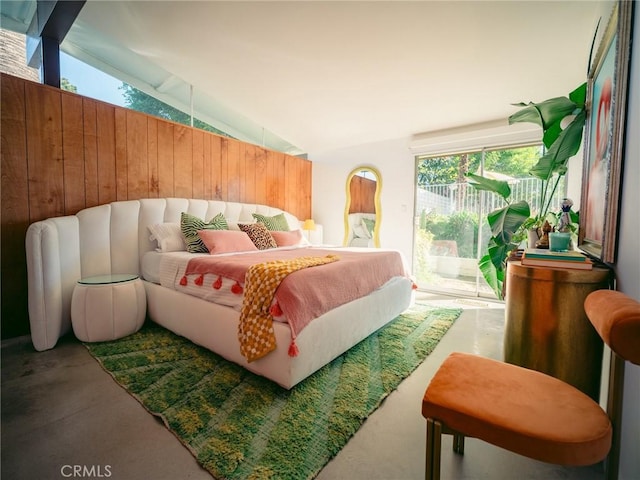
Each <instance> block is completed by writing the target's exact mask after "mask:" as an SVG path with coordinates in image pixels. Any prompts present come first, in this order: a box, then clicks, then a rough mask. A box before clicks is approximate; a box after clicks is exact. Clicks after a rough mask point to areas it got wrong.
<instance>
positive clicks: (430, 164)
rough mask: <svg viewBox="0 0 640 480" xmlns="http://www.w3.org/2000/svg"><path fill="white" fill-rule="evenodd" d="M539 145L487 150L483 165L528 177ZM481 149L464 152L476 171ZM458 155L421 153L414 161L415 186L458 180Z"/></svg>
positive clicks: (491, 169) (447, 183)
mask: <svg viewBox="0 0 640 480" xmlns="http://www.w3.org/2000/svg"><path fill="white" fill-rule="evenodd" d="M539 153H540V147H537V146H531V147H522V148H515V149H499V150H490V151H487V152H485V154H484V169H485V170H486V171H492V172H500V173H503V174H505V175H509V176H511V177H514V178H525V177H530V176H531V174H530V173H529V171H530V170H531V168H532V167H533V166H534V165H535V163H536V161H537V160H538V158H539ZM481 159H482V152H475V153H469V154H467V160H468V165H467V169H468V171H469V172H477V171H478V169H479V168H480V162H481ZM460 161H461V155H451V156H447V157H423V158H420V159H419V161H418V165H417V170H418V171H417V182H418V186H419V187H422V188H424V187H427V186H429V185H450V184H452V183H458V182H459V181H460V180H459V176H458V174H459V164H460Z"/></svg>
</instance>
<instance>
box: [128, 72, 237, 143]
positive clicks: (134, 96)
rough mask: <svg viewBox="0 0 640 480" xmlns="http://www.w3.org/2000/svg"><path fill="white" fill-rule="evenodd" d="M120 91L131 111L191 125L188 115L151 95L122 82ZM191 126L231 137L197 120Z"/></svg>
mask: <svg viewBox="0 0 640 480" xmlns="http://www.w3.org/2000/svg"><path fill="white" fill-rule="evenodd" d="M120 90H122V96H123V97H124V102H125V105H126V106H127V107H128V108H130V109H132V110H136V111H138V112H144V113H148V114H149V115H154V116H156V117H160V118H164V119H166V120H171V121H173V122H176V123H181V124H183V125H191V116H190V115H188V114H186V113H184V112H183V111H181V110H178V109H177V108H174V107H172V106H171V105H168V104H166V103H164V102H163V101H161V100H158V99H157V98H155V97H152V96H151V95H147V94H146V93H144V92H143V91H141V90H138V89H137V88H135V87H133V86H131V85H129V84H127V83H124V82H123V83H122V86H121V87H120ZM193 126H194V127H195V128H199V129H201V130H206V131H207V132H212V133H216V134H218V135H222V136H225V137H231V135H229V134H227V133H225V132H223V131H222V130H218V129H217V128H215V127H214V126H212V125H209V124H208V123H205V122H203V121H201V120H198V119H197V118H194V119H193Z"/></svg>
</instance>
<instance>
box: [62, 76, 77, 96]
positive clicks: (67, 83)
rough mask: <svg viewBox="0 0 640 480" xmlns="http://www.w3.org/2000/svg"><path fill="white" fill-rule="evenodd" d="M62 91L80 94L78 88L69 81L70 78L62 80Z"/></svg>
mask: <svg viewBox="0 0 640 480" xmlns="http://www.w3.org/2000/svg"><path fill="white" fill-rule="evenodd" d="M60 90H66V91H67V92H73V93H78V87H76V86H75V85H74V84H73V83H71V82H70V81H69V79H68V78H65V77H62V78H61V79H60Z"/></svg>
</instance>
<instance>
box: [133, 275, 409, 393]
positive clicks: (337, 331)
mask: <svg viewBox="0 0 640 480" xmlns="http://www.w3.org/2000/svg"><path fill="white" fill-rule="evenodd" d="M144 284H145V289H146V291H147V299H148V301H147V304H148V309H149V312H148V313H149V317H150V318H151V319H152V320H153V321H154V322H156V323H158V324H159V325H162V326H163V327H165V328H167V329H169V330H171V331H173V332H174V333H177V334H178V335H181V336H183V337H186V338H188V339H189V340H191V341H192V342H194V343H196V344H198V345H201V346H203V347H205V348H207V349H209V350H212V351H214V352H216V353H217V354H219V355H221V356H222V357H224V358H225V359H227V360H229V361H232V362H234V363H236V364H238V365H240V366H242V367H243V368H246V369H247V370H250V371H251V372H254V373H256V374H258V375H261V376H263V377H266V378H268V379H270V380H273V381H274V382H276V383H278V384H279V385H281V386H282V387H284V388H287V389H290V388H291V387H293V386H294V385H296V384H297V383H299V382H301V381H302V380H304V379H305V378H306V377H308V376H309V375H311V374H312V373H314V372H315V371H316V370H318V369H320V368H321V367H322V366H324V365H326V364H327V363H329V362H330V361H331V360H333V359H334V358H336V357H338V356H339V355H341V354H342V353H344V352H345V351H347V350H348V349H349V348H351V347H352V346H354V345H356V344H357V343H359V342H360V341H362V340H364V339H365V338H366V337H368V336H369V335H371V334H372V333H373V332H375V331H376V330H378V329H379V328H380V327H382V326H384V325H385V324H387V323H388V322H390V321H391V320H393V319H394V318H395V317H396V316H398V315H399V314H400V313H402V312H403V311H404V310H406V309H407V308H408V307H409V306H410V305H411V303H412V301H413V290H412V288H411V280H409V279H408V278H400V277H398V278H394V279H392V280H390V281H389V282H387V284H385V285H384V286H383V287H382V288H380V289H379V290H377V291H375V292H373V293H372V294H370V295H368V296H366V297H363V298H360V299H358V300H354V301H353V302H350V303H347V304H345V305H342V306H340V307H338V308H336V309H334V310H332V311H330V312H327V313H325V314H324V315H322V316H321V317H319V318H317V319H315V320H313V321H312V322H311V323H310V324H309V325H307V326H306V327H305V328H304V330H302V332H300V334H299V335H298V337H297V338H296V345H297V346H298V349H299V354H298V356H296V357H290V356H289V355H288V350H289V345H290V343H291V330H290V328H289V325H288V324H283V323H278V322H274V330H275V335H276V342H277V345H278V348H277V349H276V350H275V351H273V352H271V353H269V354H268V355H266V356H265V357H263V358H261V359H260V360H256V361H254V362H251V363H248V362H247V361H246V360H245V358H244V357H243V356H242V355H241V354H240V346H239V343H238V341H237V332H238V320H239V317H240V314H239V312H237V311H236V310H234V309H232V308H229V307H224V306H220V305H216V304H214V303H210V302H207V301H204V300H201V299H199V298H196V297H192V296H189V295H185V294H183V293H179V292H176V291H173V290H169V289H168V288H165V287H162V286H160V285H157V284H155V283H151V282H146V281H145V282H144ZM345 323H348V325H345Z"/></svg>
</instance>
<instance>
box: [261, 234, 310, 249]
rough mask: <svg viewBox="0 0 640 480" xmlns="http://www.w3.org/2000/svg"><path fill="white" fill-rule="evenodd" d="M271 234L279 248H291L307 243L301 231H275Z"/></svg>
mask: <svg viewBox="0 0 640 480" xmlns="http://www.w3.org/2000/svg"><path fill="white" fill-rule="evenodd" d="M269 233H270V234H271V236H272V237H273V239H274V240H275V241H276V244H277V245H278V246H279V247H291V246H295V245H305V244H306V243H307V242H306V238H304V236H303V235H302V231H301V230H291V231H289V232H281V231H273V232H269Z"/></svg>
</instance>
